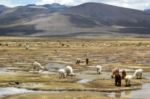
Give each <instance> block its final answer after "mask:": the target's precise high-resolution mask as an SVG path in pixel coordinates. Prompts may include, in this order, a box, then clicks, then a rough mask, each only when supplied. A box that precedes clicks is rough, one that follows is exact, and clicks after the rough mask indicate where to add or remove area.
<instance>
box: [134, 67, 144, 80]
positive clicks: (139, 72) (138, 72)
mask: <svg viewBox="0 0 150 99" xmlns="http://www.w3.org/2000/svg"><path fill="white" fill-rule="evenodd" d="M142 74H143V69H137V70H135V72H134V77H136V79H142Z"/></svg>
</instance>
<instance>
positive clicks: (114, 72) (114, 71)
mask: <svg viewBox="0 0 150 99" xmlns="http://www.w3.org/2000/svg"><path fill="white" fill-rule="evenodd" d="M118 73H119V68H114V69H113V70H112V75H111V78H114V76H115V75H116V74H118Z"/></svg>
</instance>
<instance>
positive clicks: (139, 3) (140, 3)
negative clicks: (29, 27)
mask: <svg viewBox="0 0 150 99" xmlns="http://www.w3.org/2000/svg"><path fill="white" fill-rule="evenodd" d="M86 2H98V3H105V4H110V5H115V6H120V7H126V8H133V9H139V10H144V9H148V8H150V0H0V4H3V5H6V6H10V7H14V6H19V5H27V4H37V5H42V4H52V3H60V4H64V5H79V4H82V3H86Z"/></svg>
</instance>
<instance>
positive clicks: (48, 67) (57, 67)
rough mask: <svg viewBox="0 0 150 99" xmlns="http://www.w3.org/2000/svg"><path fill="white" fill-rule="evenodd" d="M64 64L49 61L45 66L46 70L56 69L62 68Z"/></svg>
mask: <svg viewBox="0 0 150 99" xmlns="http://www.w3.org/2000/svg"><path fill="white" fill-rule="evenodd" d="M64 67H65V65H64V64H59V63H49V64H47V65H46V68H47V69H48V71H56V70H58V69H59V68H64Z"/></svg>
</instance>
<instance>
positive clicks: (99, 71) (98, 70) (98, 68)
mask: <svg viewBox="0 0 150 99" xmlns="http://www.w3.org/2000/svg"><path fill="white" fill-rule="evenodd" d="M96 69H97V73H98V74H101V72H102V66H100V65H97V66H96Z"/></svg>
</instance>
